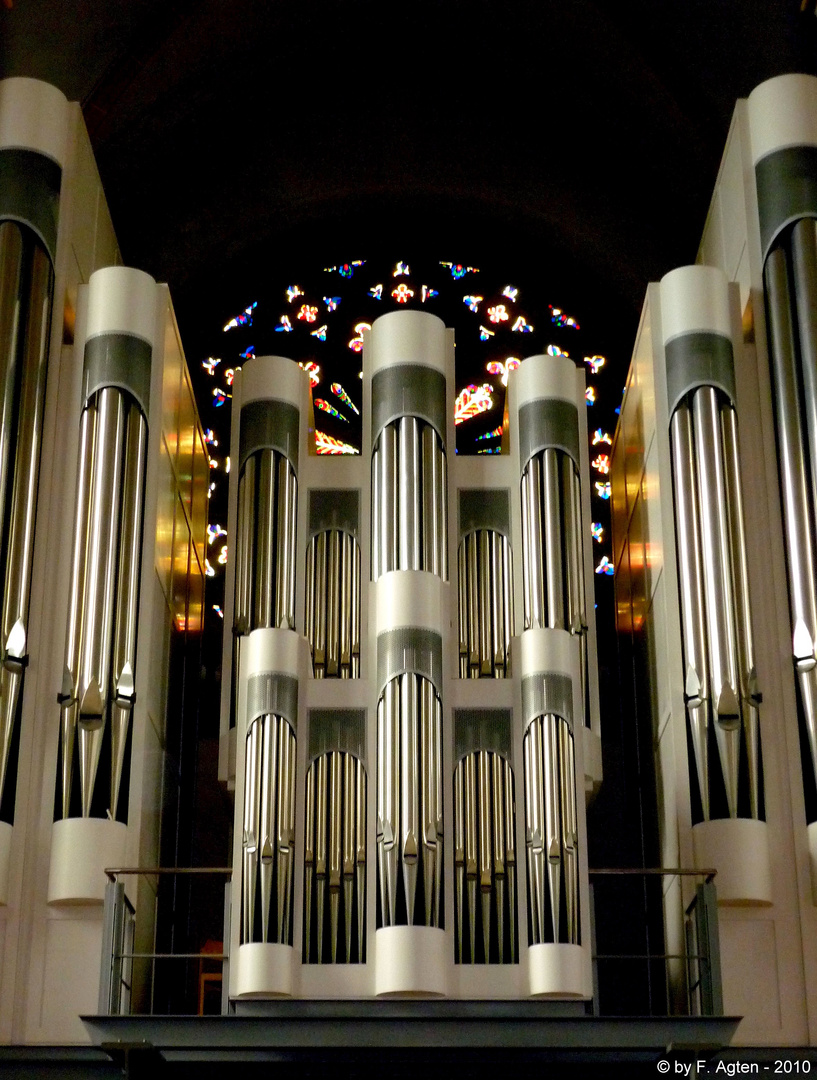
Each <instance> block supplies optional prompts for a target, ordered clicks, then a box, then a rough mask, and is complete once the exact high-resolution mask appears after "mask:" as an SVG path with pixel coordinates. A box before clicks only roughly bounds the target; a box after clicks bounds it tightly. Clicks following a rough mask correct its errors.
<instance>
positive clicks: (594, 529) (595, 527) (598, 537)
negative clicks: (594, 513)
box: [590, 521, 604, 544]
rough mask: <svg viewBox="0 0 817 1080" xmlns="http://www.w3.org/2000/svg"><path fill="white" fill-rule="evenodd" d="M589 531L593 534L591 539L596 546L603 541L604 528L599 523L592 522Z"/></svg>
mask: <svg viewBox="0 0 817 1080" xmlns="http://www.w3.org/2000/svg"><path fill="white" fill-rule="evenodd" d="M590 531H591V533H592V534H593V539H594V540H595V541H596V543H597V544H600V543H601V542H602V540H603V539H604V526H603V525H602V524H601V522H600V521H594V522H593V523H592V525H591V526H590Z"/></svg>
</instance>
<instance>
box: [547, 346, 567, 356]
mask: <svg viewBox="0 0 817 1080" xmlns="http://www.w3.org/2000/svg"><path fill="white" fill-rule="evenodd" d="M547 354H548V356H570V353H569V352H565V350H564V349H560V348H559V346H558V345H548V347H547Z"/></svg>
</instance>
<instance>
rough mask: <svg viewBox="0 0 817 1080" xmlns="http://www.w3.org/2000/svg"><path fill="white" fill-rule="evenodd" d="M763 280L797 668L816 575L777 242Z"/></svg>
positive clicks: (815, 618)
mask: <svg viewBox="0 0 817 1080" xmlns="http://www.w3.org/2000/svg"><path fill="white" fill-rule="evenodd" d="M764 284H765V286H766V303H767V309H768V324H769V337H770V343H769V344H770V349H769V353H770V356H769V359H770V362H771V367H772V393H773V395H774V405H775V413H776V417H777V445H778V462H779V470H780V485H781V492H780V494H781V499H782V503H783V520H784V525H785V532H786V549H787V555H788V564H789V593H790V597H791V606H792V616H793V621H794V633H793V642H792V644H793V651H794V659H795V663H796V664H797V669H798V671H801V672H802V671H809V670H811V669H813V668H814V666H815V641H817V610H816V609H815V595H816V594H817V580H816V579H815V573H814V556H813V551H814V536H813V530H812V526H811V519H810V516H809V500H808V488H807V481H806V477H807V471H806V462H805V451H804V440H803V431H802V426H801V422H800V409H799V405H798V396H797V381H796V379H797V376H796V369H795V347H796V346H795V336H794V326H793V324H792V313H791V296H790V293H789V281H788V271H787V266H786V254H785V251H784V250H783V249H782V248H780V247H778V248H775V249H774V250H772V251H771V252H770V253H769V256H768V258H767V259H766V266H765V269H764ZM813 721H814V718H813V717H812V722H813ZM812 746H813V749H812V754H813V755H814V756H815V768H817V754H815V749H817V746H815V743H814V738H813V736H812Z"/></svg>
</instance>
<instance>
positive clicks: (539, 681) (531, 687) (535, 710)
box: [522, 671, 573, 731]
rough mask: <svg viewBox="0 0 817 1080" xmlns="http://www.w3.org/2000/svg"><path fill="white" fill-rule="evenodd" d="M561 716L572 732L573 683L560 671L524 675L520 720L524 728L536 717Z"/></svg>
mask: <svg viewBox="0 0 817 1080" xmlns="http://www.w3.org/2000/svg"><path fill="white" fill-rule="evenodd" d="M551 713H553V714H555V715H556V716H561V717H562V719H563V720H566V721H567V726H568V727H569V728H570V730H571V731H572V730H573V682H572V680H571V679H570V677H569V676H568V675H564V674H563V673H562V672H560V671H546V672H543V673H542V674H536V675H526V676H525V677H524V678H523V679H522V720H523V722H524V726H525V728H527V726H528V724H530V723H531V721H533V720H535V719H536V718H537V716H547V715H549V714H551Z"/></svg>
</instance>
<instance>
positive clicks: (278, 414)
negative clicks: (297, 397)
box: [238, 401, 301, 476]
mask: <svg viewBox="0 0 817 1080" xmlns="http://www.w3.org/2000/svg"><path fill="white" fill-rule="evenodd" d="M300 420H301V418H300V415H299V413H298V410H297V409H296V408H295V406H294V405H292V404H290V402H288V401H249V402H247V404H246V405H244V406H243V408H242V409H241V420H240V424H241V428H240V436H239V442H238V446H239V449H238V467H239V469H241V468H242V467H243V465H244V462H245V461H246V460H247V458H248V457H249V456H250V455H251V454H254V453H255V452H256V450H277V451H278V453H279V454H283V455H284V457H285V458H287V459H288V460H289V463H290V465H291V466H292V468H293V469H294V470H295V475H296V476H297V474H298V433H299V430H300Z"/></svg>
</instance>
